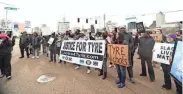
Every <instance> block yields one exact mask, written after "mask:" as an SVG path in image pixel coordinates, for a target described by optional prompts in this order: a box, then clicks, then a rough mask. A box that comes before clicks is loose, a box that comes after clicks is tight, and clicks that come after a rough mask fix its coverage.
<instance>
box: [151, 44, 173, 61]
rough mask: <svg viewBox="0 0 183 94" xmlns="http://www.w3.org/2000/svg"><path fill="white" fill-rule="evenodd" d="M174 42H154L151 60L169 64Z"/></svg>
mask: <svg viewBox="0 0 183 94" xmlns="http://www.w3.org/2000/svg"><path fill="white" fill-rule="evenodd" d="M173 49H174V44H167V43H155V45H154V52H153V61H156V62H158V63H164V64H170V63H169V57H170V56H172V54H173Z"/></svg>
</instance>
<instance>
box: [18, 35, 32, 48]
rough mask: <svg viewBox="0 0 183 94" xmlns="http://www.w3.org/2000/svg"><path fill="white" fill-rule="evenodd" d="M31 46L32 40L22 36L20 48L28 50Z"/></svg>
mask: <svg viewBox="0 0 183 94" xmlns="http://www.w3.org/2000/svg"><path fill="white" fill-rule="evenodd" d="M29 44H30V40H29V37H28V36H26V35H22V36H20V41H19V45H20V48H26V47H28V45H29Z"/></svg>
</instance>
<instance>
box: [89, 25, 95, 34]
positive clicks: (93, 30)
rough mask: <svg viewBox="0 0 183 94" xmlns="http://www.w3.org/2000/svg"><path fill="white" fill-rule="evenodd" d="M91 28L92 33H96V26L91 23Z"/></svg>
mask: <svg viewBox="0 0 183 94" xmlns="http://www.w3.org/2000/svg"><path fill="white" fill-rule="evenodd" d="M90 29H91V33H95V27H94V25H91V26H90Z"/></svg>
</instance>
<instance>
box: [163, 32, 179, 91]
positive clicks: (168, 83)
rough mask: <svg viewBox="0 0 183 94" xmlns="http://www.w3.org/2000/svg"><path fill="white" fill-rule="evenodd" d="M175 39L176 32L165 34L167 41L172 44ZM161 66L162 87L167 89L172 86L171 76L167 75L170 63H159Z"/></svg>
mask: <svg viewBox="0 0 183 94" xmlns="http://www.w3.org/2000/svg"><path fill="white" fill-rule="evenodd" d="M175 41H176V34H173V33H171V34H169V35H168V36H167V43H170V44H174V43H175ZM161 67H162V70H163V73H164V84H163V85H162V88H164V89H167V90H169V89H171V88H172V84H171V78H170V75H169V73H170V65H168V64H164V63H161Z"/></svg>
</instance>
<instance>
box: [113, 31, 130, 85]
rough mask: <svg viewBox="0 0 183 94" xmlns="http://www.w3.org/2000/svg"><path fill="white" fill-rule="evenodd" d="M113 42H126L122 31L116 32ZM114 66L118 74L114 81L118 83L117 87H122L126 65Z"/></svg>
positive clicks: (123, 43) (124, 43)
mask: <svg viewBox="0 0 183 94" xmlns="http://www.w3.org/2000/svg"><path fill="white" fill-rule="evenodd" d="M115 44H121V45H127V44H128V43H127V42H126V41H125V39H124V35H123V33H122V32H119V33H117V34H116V41H115ZM115 66H116V70H117V74H118V80H117V81H116V84H118V88H123V87H124V86H125V80H126V66H122V65H119V64H115Z"/></svg>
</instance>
